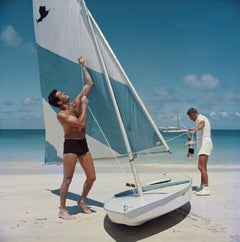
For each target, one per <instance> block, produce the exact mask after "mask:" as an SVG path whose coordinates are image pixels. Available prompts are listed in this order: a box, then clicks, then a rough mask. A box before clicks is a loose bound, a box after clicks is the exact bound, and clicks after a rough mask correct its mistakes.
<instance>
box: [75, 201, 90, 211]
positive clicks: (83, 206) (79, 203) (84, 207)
mask: <svg viewBox="0 0 240 242" xmlns="http://www.w3.org/2000/svg"><path fill="white" fill-rule="evenodd" d="M78 205H79V206H80V207H81V208H82V210H83V212H84V213H86V214H91V213H92V212H91V210H90V209H89V208H88V207H87V205H86V203H85V202H83V201H78Z"/></svg>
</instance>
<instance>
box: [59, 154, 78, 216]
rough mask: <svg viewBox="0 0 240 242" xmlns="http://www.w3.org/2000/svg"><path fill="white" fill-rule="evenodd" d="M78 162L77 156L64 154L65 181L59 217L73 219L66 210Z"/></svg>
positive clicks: (61, 190) (62, 187) (62, 186)
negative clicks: (68, 194)
mask: <svg viewBox="0 0 240 242" xmlns="http://www.w3.org/2000/svg"><path fill="white" fill-rule="evenodd" d="M76 162H77V155H75V154H64V156H63V181H62V185H61V188H60V208H59V214H58V215H59V217H60V218H64V219H72V218H73V217H72V216H71V215H70V214H69V213H68V212H67V210H66V199H67V193H68V188H69V185H70V183H71V181H72V177H73V173H74V170H75V166H76Z"/></svg>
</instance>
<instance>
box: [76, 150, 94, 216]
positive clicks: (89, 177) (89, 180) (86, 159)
mask: <svg viewBox="0 0 240 242" xmlns="http://www.w3.org/2000/svg"><path fill="white" fill-rule="evenodd" d="M79 160H80V164H81V166H82V168H83V170H84V172H85V174H86V181H85V182H84V184H83V192H82V196H81V199H80V201H79V202H78V204H79V206H81V208H82V209H83V212H84V213H87V214H89V213H91V210H90V209H88V208H87V206H86V198H87V195H88V193H89V191H90V189H91V188H92V185H93V183H94V181H95V180H96V175H95V169H94V164H93V159H92V156H91V153H90V152H87V153H86V154H85V155H83V156H81V157H80V158H79Z"/></svg>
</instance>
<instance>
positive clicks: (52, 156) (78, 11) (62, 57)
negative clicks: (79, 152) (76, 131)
mask: <svg viewBox="0 0 240 242" xmlns="http://www.w3.org/2000/svg"><path fill="white" fill-rule="evenodd" d="M33 19H34V29H35V36H36V42H37V50H38V59H39V71H40V82H41V90H42V98H43V106H44V120H45V130H46V155H45V162H47V163H48V162H56V161H60V160H61V158H62V143H63V131H62V127H61V126H60V125H59V123H58V121H57V119H56V112H57V111H58V110H57V109H55V108H53V107H51V106H50V105H49V104H48V102H47V97H48V95H49V93H50V92H51V90H52V89H58V90H62V91H65V92H66V93H68V94H69V95H70V96H71V97H72V98H74V97H75V96H76V95H77V94H78V93H79V91H80V90H81V88H82V81H81V78H82V73H81V69H80V67H79V65H78V63H77V58H78V57H79V56H80V55H82V56H84V58H85V62H86V66H87V68H88V70H89V72H90V74H91V76H92V78H93V80H94V87H93V89H92V92H91V95H90V97H89V99H90V103H89V107H90V110H91V113H89V114H88V123H87V139H88V143H89V145H90V150H91V152H92V154H93V156H94V158H101V157H108V156H112V152H113V153H114V154H115V155H117V156H122V155H129V153H131V154H137V153H139V152H141V151H143V150H144V151H146V150H149V149H152V148H153V147H159V146H161V147H162V149H161V150H164V151H168V150H169V148H168V146H167V144H166V142H165V141H164V139H163V138H162V136H161V134H160V132H159V130H158V129H157V127H156V125H155V124H154V122H153V121H152V119H151V117H150V115H149V113H148V112H147V110H146V108H145V107H144V105H143V103H142V101H141V99H140V98H139V96H138V95H137V93H136V91H135V89H134V87H133V86H132V84H131V82H130V81H129V79H128V77H127V76H126V74H125V72H124V70H123V69H122V67H121V65H120V63H119V62H118V60H117V58H116V57H115V55H114V53H113V51H112V50H111V48H110V46H109V44H108V43H107V41H106V40H105V38H104V36H103V34H102V33H101V31H100V29H99V27H98V26H97V24H96V22H95V21H94V19H93V17H92V15H91V14H90V12H89V10H88V9H87V8H86V5H85V2H84V1H80V0H33ZM92 114H93V115H92ZM96 121H97V123H96ZM99 126H100V128H99ZM103 134H104V135H103ZM159 150H160V149H159Z"/></svg>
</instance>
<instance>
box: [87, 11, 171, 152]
mask: <svg viewBox="0 0 240 242" xmlns="http://www.w3.org/2000/svg"><path fill="white" fill-rule="evenodd" d="M89 17H90V18H91V20H92V22H93V23H94V25H95V27H96V29H97V31H98V33H99V35H100V36H101V38H102V40H103V41H104V43H105V44H106V46H107V47H108V50H109V53H110V54H111V55H112V58H113V59H114V61H115V62H116V64H117V65H118V68H119V70H120V71H121V73H122V75H123V76H124V77H125V79H126V83H127V85H128V87H129V89H130V91H131V92H132V94H133V96H134V97H135V99H136V101H137V102H138V104H139V105H140V107H141V108H142V110H143V112H144V114H145V115H146V117H147V119H148V121H149V122H150V124H151V126H152V128H153V129H154V131H155V132H156V134H157V136H158V138H159V139H160V141H161V143H162V144H163V146H164V147H165V149H166V150H167V151H169V152H170V148H169V147H168V145H167V143H166V141H165V140H164V138H163V137H162V134H161V133H160V131H159V129H158V127H157V126H156V124H155V122H154V121H153V119H152V117H151V115H150V114H149V112H148V111H147V108H146V106H145V105H144V103H143V102H142V100H141V98H140V97H139V95H138V93H137V91H136V90H135V88H134V87H133V85H132V83H131V81H130V80H129V78H128V76H127V74H126V72H125V71H124V69H123V67H122V65H121V64H120V62H119V61H118V59H117V57H116V55H115V54H114V52H113V50H112V48H111V47H110V45H109V44H108V41H107V40H106V38H105V37H104V35H103V34H102V31H101V30H100V28H99V26H98V24H97V22H96V21H95V19H94V18H93V16H92V14H91V13H90V12H89Z"/></svg>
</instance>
